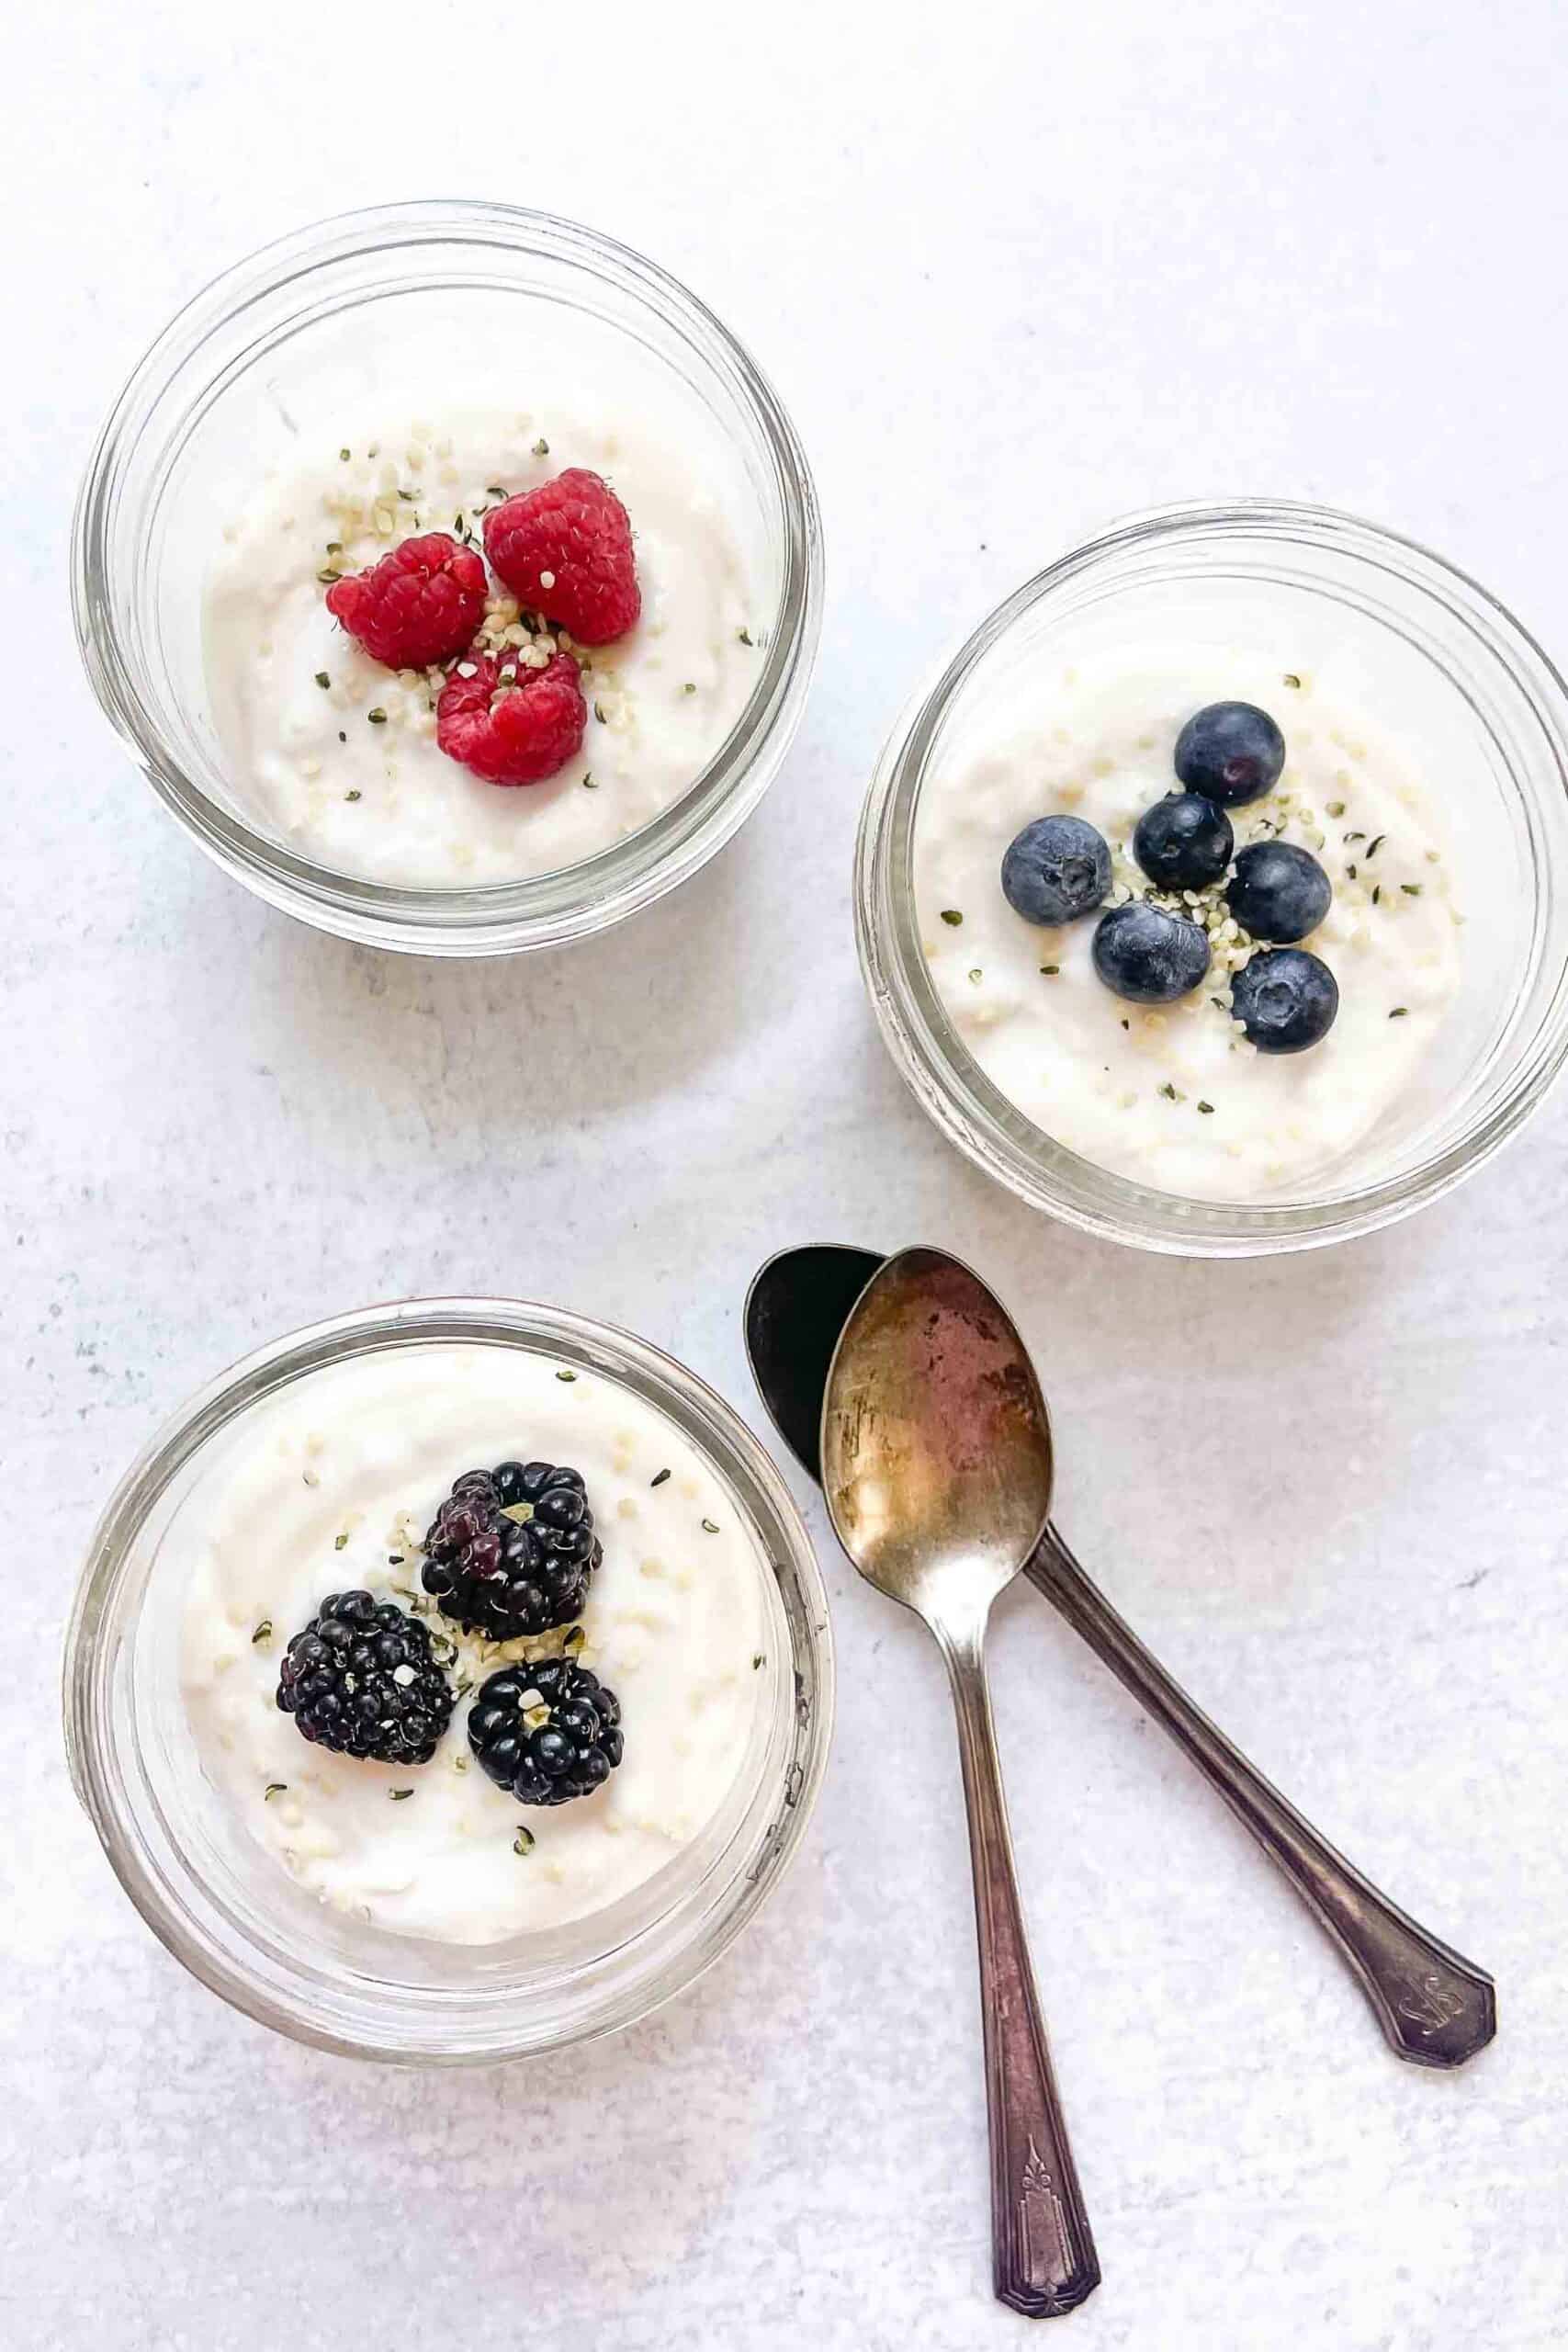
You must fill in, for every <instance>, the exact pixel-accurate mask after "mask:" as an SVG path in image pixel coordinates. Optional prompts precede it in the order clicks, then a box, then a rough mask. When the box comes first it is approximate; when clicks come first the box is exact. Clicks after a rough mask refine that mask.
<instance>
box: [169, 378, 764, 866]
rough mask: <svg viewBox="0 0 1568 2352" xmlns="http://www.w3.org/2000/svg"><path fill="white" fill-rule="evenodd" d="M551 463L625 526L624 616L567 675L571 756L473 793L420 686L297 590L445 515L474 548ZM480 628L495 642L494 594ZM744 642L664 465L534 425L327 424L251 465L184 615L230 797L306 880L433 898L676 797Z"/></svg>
mask: <svg viewBox="0 0 1568 2352" xmlns="http://www.w3.org/2000/svg"><path fill="white" fill-rule="evenodd" d="M342 448H347V449H348V451H349V453H350V454H349V456H348V457H347V458H342V457H341V456H340V454H339V452H340V449H342ZM569 466H585V467H587V468H589V469H591V470H592V471H593V472H595V473H598V474H602V475H604V477H605V479H606V480H607V481H610V482H611V483H612V485H613V487H614V488H615V492H616V493H617V495H618V496H619V497H620V499H621V500H622V502H623V503H624V504H625V506H626V510H627V512H628V514H629V515H630V516H631V522H632V529H633V532H634V535H635V541H636V552H637V578H638V582H639V584H640V586H641V590H642V616H641V618H640V619H639V621H638V622H637V626H636V628H633V629H631V630H629V631H628V632H627V634H626V636H625V637H624V638H621V639H617V640H616V641H615V643H614V644H611V645H605V646H599V647H596V648H594V649H592V651H591V652H587V653H585V655H584V660H585V662H586V664H587V666H586V667H585V669H584V673H583V680H582V684H583V693H584V695H585V697H586V699H587V701H588V703H589V705H590V710H591V716H590V718H589V721H588V731H587V734H586V736H585V738H584V741H583V746H582V750H581V754H580V755H579V756H578V757H577V758H576V759H574V760H572V761H571V762H570V763H569V764H568V765H567V766H566V767H565V768H563V769H562V770H561V771H560V773H559V775H555V776H552V777H551V778H549V779H548V781H547V782H546V783H544V784H538V785H527V786H513V787H505V786H497V785H493V784H487V783H485V782H484V781H483V780H482V779H481V778H479V776H475V775H470V774H469V772H468V770H467V769H466V768H464V767H462V766H460V765H459V763H457V761H456V760H453V759H449V758H448V757H447V755H446V752H443V751H441V750H440V749H439V748H438V746H437V744H436V741H435V716H434V698H435V695H434V686H433V684H432V683H431V681H430V680H429V679H427V677H426V676H425V674H424V673H423V672H422V671H412V670H409V671H402V672H393V671H389V670H384V669H383V668H382V667H381V665H380V663H379V662H373V661H372V660H371V659H370V656H369V655H368V654H367V653H366V652H364V651H363V650H361V648H360V647H359V646H358V645H356V644H355V641H354V639H352V638H350V637H349V636H348V635H347V634H346V633H345V632H344V630H343V629H342V628H339V626H338V625H337V623H336V622H335V621H334V620H333V616H332V615H331V614H330V613H329V612H328V611H327V609H326V605H325V601H324V599H325V595H326V583H325V582H323V580H322V579H321V576H320V575H321V573H323V572H330V571H362V570H364V569H366V568H367V566H369V565H370V564H372V563H375V562H378V560H380V558H381V557H382V556H384V555H387V554H388V553H389V552H390V550H391V548H393V547H394V546H395V545H396V544H397V543H398V541H399V540H400V539H404V538H409V537H412V536H414V534H416V533H417V532H421V531H447V532H451V531H452V530H453V529H454V526H456V525H457V523H458V521H459V518H461V521H462V523H463V525H464V526H466V527H467V528H468V529H469V530H471V532H472V533H473V537H474V538H475V541H476V542H477V543H478V542H479V539H480V534H479V518H480V517H482V515H483V512H484V510H485V508H486V507H487V506H493V505H494V504H496V503H497V499H496V492H497V491H503V492H506V493H507V494H508V495H511V494H512V493H514V492H519V491H525V490H531V489H533V488H534V487H536V485H537V484H538V483H540V482H542V481H548V480H550V479H551V478H552V477H553V476H555V475H556V474H558V473H560V472H562V471H563V470H564V469H566V468H567V467H569ZM494 617H495V619H496V620H497V622H498V624H499V625H500V626H502V627H504V626H505V625H506V624H507V623H508V622H511V623H513V624H514V623H515V621H516V606H515V604H514V603H513V602H512V601H511V600H509V599H507V598H506V596H505V594H504V591H502V590H500V589H499V583H498V584H497V596H496V599H495V600H494ZM761 635H762V631H761V623H760V615H759V611H758V599H757V595H756V592H755V589H754V587H753V585H752V583H751V582H750V579H749V577H748V566H747V563H746V562H745V560H744V559H743V557H742V554H741V550H740V547H739V541H738V539H737V537H735V535H734V534H733V533H732V532H731V530H730V528H729V526H728V522H727V520H726V516H725V514H724V512H723V510H722V506H721V504H720V502H719V501H718V500H717V499H716V497H715V496H714V494H713V493H712V492H711V490H710V489H709V488H708V487H707V485H706V483H705V480H704V479H703V478H702V477H701V476H700V475H698V474H697V473H695V472H688V471H687V469H686V468H685V466H684V465H683V464H682V452H681V448H680V447H679V446H678V445H676V444H675V443H672V442H671V441H669V440H667V439H665V438H662V437H660V438H653V437H651V436H649V437H646V438H645V437H642V436H639V435H638V434H637V433H636V432H635V431H630V430H626V431H621V430H618V429H617V430H615V431H612V430H610V429H609V428H608V427H606V426H604V425H601V424H592V423H588V422H585V421H583V420H582V419H581V418H578V419H575V420H574V419H573V417H572V416H571V415H570V414H566V413H559V412H557V411H555V410H553V409H547V408H540V409H538V410H536V411H531V412H529V413H526V414H520V413H516V412H482V413H481V412H465V413H461V414H458V415H454V416H443V418H442V419H441V420H440V422H439V424H432V423H430V422H428V421H426V420H423V419H421V420H417V421H415V422H413V423H408V422H404V423H403V424H401V425H400V426H397V425H392V426H383V427H381V428H380V429H372V430H366V429H365V428H364V427H363V426H361V427H359V428H358V429H354V430H350V429H348V428H346V427H345V428H344V431H343V436H342V439H341V441H340V440H336V439H334V440H333V444H332V446H331V447H326V446H323V447H321V448H320V449H319V450H317V449H315V448H314V447H312V451H311V455H310V458H308V459H305V460H303V461H301V462H300V463H299V464H298V465H297V466H295V467H292V468H281V469H279V468H275V469H273V470H272V471H271V472H269V474H268V475H267V477H266V479H265V481H263V482H262V484H261V485H260V487H259V488H258V490H257V492H256V493H255V495H254V498H253V499H252V500H251V501H250V502H249V503H247V504H246V505H245V506H244V507H243V511H242V512H241V513H240V514H239V515H236V516H235V517H234V518H233V519H232V520H231V521H230V522H229V523H228V525H227V526H225V529H224V533H223V542H222V547H221V551H220V555H219V557H218V559H217V560H216V562H215V563H214V566H213V570H212V573H211V576H210V578H209V582H208V586H207V591H206V595H205V599H204V609H203V643H204V652H205V662H206V670H207V679H208V690H209V695H210V699H211V709H212V718H213V724H214V726H215V728H216V729H217V734H218V738H219V742H220V748H221V752H222V755H223V759H224V763H225V766H226V768H227V771H228V773H229V775H230V779H231V783H232V785H233V786H234V788H235V790H236V792H237V793H238V794H239V795H240V797H241V798H242V799H243V800H245V801H248V802H250V803H251V804H252V805H253V807H254V811H255V814H256V816H257V817H258V818H259V819H260V820H261V821H262V822H263V823H264V824H265V825H266V826H268V827H269V829H270V830H271V831H274V832H276V834H277V835H278V836H279V837H280V838H281V839H282V840H283V841H284V842H287V843H288V845H289V846H290V847H292V848H294V849H295V850H297V851H299V853H300V854H303V855H305V856H307V857H310V858H311V859H313V860H315V861H317V862H319V863H320V864H322V865H328V866H331V867H333V868H334V869H336V870H338V871H342V872H347V873H353V874H357V875H363V876H367V877H369V878H371V879H374V880H376V881H378V882H387V883H396V884H400V885H403V886H405V887H411V888H437V889H442V888H447V889H456V888H474V887H477V886H479V885H482V884H493V883H500V882H513V881H518V880H521V879H523V878H524V877H525V876H530V875H538V874H547V873H552V872H554V871H556V870H557V869H558V868H559V867H562V866H568V865H576V864H577V863H579V861H580V860H581V859H583V858H586V857H592V856H593V855H594V854H596V853H597V852H599V851H601V850H604V849H607V848H609V847H610V846H611V844H612V843H613V842H618V841H620V840H622V839H623V838H624V837H625V836H626V834H628V833H633V832H636V831H637V830H638V829H639V828H640V827H641V826H644V825H646V824H648V823H649V820H651V819H653V818H654V817H657V816H658V815H659V814H660V810H662V809H668V808H669V807H670V806H671V803H672V802H674V801H676V800H679V799H680V798H681V797H682V794H683V793H684V792H686V790H687V789H688V788H689V786H691V785H692V784H693V783H694V780H695V778H696V776H697V775H698V774H699V772H700V771H701V769H702V768H703V767H704V766H705V763H707V761H708V760H709V759H711V757H712V756H713V754H714V753H715V752H716V751H717V750H718V748H719V746H720V744H721V743H722V742H723V741H724V740H725V738H726V736H727V735H728V733H729V730H730V729H731V728H732V727H733V726H734V724H735V721H736V720H737V718H739V715H740V712H741V710H742V709H743V707H745V704H746V701H747V698H748V696H749V695H750V692H751V689H752V686H753V685H754V684H755V683H756V679H757V675H758V669H759V664H760V662H761V650H760V648H761ZM747 640H750V642H748V641H747ZM321 676H324V677H325V678H326V679H327V680H328V682H329V683H328V684H327V685H326V686H325V687H323V686H321V685H320V684H318V683H317V681H318V678H319V677H321ZM372 711H376V712H378V713H380V714H382V716H381V717H380V718H378V719H377V720H372V719H371V718H370V713H371V712H372Z"/></svg>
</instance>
